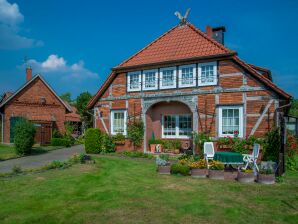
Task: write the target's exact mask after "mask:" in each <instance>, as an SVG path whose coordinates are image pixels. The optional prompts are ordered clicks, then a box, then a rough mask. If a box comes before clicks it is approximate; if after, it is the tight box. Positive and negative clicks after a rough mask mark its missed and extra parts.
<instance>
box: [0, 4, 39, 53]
mask: <svg viewBox="0 0 298 224" xmlns="http://www.w3.org/2000/svg"><path fill="white" fill-rule="evenodd" d="M23 21H24V16H23V15H22V13H21V12H20V10H19V6H18V5H17V4H16V3H14V4H10V3H9V2H7V0H0V49H3V50H13V49H21V48H30V47H39V46H42V45H43V42H42V41H37V40H34V39H31V38H27V37H24V36H22V35H21V34H20V29H21V28H20V23H22V22H23Z"/></svg>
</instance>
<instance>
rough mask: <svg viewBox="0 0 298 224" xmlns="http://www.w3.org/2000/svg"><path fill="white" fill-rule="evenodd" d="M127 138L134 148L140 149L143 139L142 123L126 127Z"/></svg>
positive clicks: (137, 122) (138, 122)
mask: <svg viewBox="0 0 298 224" xmlns="http://www.w3.org/2000/svg"><path fill="white" fill-rule="evenodd" d="M127 137H128V138H129V139H130V140H131V141H132V142H133V145H134V146H137V147H140V146H141V145H142V142H143V138H144V123H143V122H142V121H136V122H134V123H132V124H129V125H128V129H127Z"/></svg>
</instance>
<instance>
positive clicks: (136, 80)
mask: <svg viewBox="0 0 298 224" xmlns="http://www.w3.org/2000/svg"><path fill="white" fill-rule="evenodd" d="M141 82H142V75H141V71H136V72H128V73H127V92H135V91H141Z"/></svg>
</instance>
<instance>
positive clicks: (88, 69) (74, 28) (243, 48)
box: [0, 0, 298, 98]
mask: <svg viewBox="0 0 298 224" xmlns="http://www.w3.org/2000/svg"><path fill="white" fill-rule="evenodd" d="M188 7H190V8H191V12H190V15H189V21H190V22H191V23H193V24H194V25H195V26H197V27H198V28H200V29H201V30H205V26H206V25H211V26H221V25H224V26H226V28H227V32H226V34H225V35H226V36H225V41H226V46H228V47H229V48H230V49H233V50H236V51H237V52H238V54H239V56H240V57H241V58H242V59H244V60H246V61H247V62H248V63H252V64H255V65H259V66H263V67H266V68H269V69H271V71H272V73H273V80H274V82H275V83H276V84H277V85H278V86H280V87H281V88H283V89H284V90H286V91H287V92H288V93H290V94H292V95H293V96H294V97H296V98H297V97H298V88H297V86H298V56H297V55H298V54H297V52H298V44H297V36H298V13H297V12H298V1H294V0H281V1H274V0H272V1H253V0H251V1H239V0H238V1H228V0H226V1H199V0H193V1H186V0H185V1H182V0H159V1H158V0H150V1H130V0H126V1H115V0H109V1H92V0H84V1H81V0H73V1H66V0H64V1H61V0H60V1H59V0H42V1H39V0H0V78H1V81H0V92H4V91H14V90H16V89H17V88H18V87H20V85H22V84H23V83H24V82H25V73H24V65H23V60H24V57H25V56H27V57H28V58H29V62H30V64H31V65H32V67H33V73H34V74H35V73H41V74H42V75H43V76H44V77H45V78H46V80H47V81H48V82H49V83H50V85H51V86H52V87H53V88H54V89H55V90H56V91H57V93H58V94H62V93H64V92H71V93H72V95H73V96H76V95H78V94H79V93H80V92H82V91H89V92H91V93H92V94H94V93H95V92H96V91H97V89H98V88H99V87H100V85H101V84H102V83H103V81H104V80H105V79H106V77H107V76H108V74H109V72H110V69H111V68H112V67H114V66H116V65H117V64H119V63H120V62H122V61H123V60H125V59H126V58H127V57H129V56H130V55H132V54H133V53H135V52H136V51H138V50H139V49H141V48H143V47H144V46H145V45H146V44H148V43H149V42H151V41H152V40H154V39H155V38H157V37H158V36H160V35H161V34H163V33H164V32H166V31H167V30H168V29H170V28H172V27H173V26H175V25H176V24H178V22H179V21H178V19H177V18H176V17H175V16H174V12H175V11H177V10H178V11H180V12H182V13H183V14H184V12H185V10H186V9H187V8H188Z"/></svg>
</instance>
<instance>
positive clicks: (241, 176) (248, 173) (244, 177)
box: [237, 169, 255, 183]
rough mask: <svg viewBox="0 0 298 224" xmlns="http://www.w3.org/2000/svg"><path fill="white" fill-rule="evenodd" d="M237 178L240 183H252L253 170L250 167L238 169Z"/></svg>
mask: <svg viewBox="0 0 298 224" xmlns="http://www.w3.org/2000/svg"><path fill="white" fill-rule="evenodd" d="M237 180H238V181H239V182H241V183H252V182H254V181H255V175H254V171H253V170H251V169H246V170H238V173H237Z"/></svg>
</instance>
